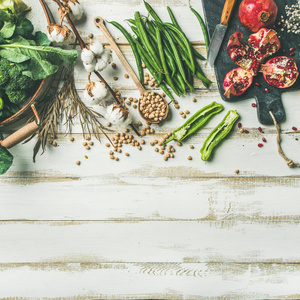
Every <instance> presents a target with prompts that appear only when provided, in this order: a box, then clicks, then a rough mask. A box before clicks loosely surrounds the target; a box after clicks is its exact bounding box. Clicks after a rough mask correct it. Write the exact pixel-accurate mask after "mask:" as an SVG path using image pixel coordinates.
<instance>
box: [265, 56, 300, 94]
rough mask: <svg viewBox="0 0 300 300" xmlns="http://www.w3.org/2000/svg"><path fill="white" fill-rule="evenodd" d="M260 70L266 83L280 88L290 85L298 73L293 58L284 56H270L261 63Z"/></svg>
mask: <svg viewBox="0 0 300 300" xmlns="http://www.w3.org/2000/svg"><path fill="white" fill-rule="evenodd" d="M260 72H262V73H263V75H264V78H265V80H266V81H267V83H268V84H270V85H272V86H274V87H277V88H281V89H283V88H288V87H290V86H292V85H293V84H294V83H295V82H296V80H297V78H298V75H299V73H298V68H297V65H296V62H295V60H294V59H293V58H288V57H286V56H279V57H275V58H271V59H270V60H268V61H267V62H266V63H265V64H263V65H261V68H260Z"/></svg>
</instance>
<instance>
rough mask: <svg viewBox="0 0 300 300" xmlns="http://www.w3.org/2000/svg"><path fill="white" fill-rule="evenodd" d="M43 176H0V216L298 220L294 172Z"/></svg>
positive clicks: (297, 185) (299, 181) (299, 185)
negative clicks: (274, 175) (213, 175)
mask: <svg viewBox="0 0 300 300" xmlns="http://www.w3.org/2000/svg"><path fill="white" fill-rule="evenodd" d="M46 176H47V174H45V176H41V177H35V178H32V177H29V178H26V177H24V178H7V179H4V180H2V181H1V182H0V190H1V194H2V195H5V196H3V197H1V198H0V207H1V210H0V220H66V221H67V220H107V221H112V220H119V221H126V220H132V221H150V220H156V221H176V220H186V221H188V220H199V221H205V220H211V221H221V220H233V221H236V220H240V221H261V222H270V223H271V222H273V221H275V222H276V221H287V222H293V221H299V220H300V207H299V205H298V202H299V198H300V192H299V191H300V178H297V179H296V178H294V179H293V178H262V177H260V178H251V177H250V178H247V177H236V178H228V179H227V178H212V179H208V178H184V177H179V178H176V177H174V178H155V177H152V178H138V177H128V176H119V177H118V176H110V177H107V178H106V179H103V178H100V177H87V178H76V177H74V178H63V177H62V178H58V177H54V174H53V177H51V178H49V177H46ZM33 191H34V192H33ZM45 191H46V192H45ZM20 195H22V197H20Z"/></svg>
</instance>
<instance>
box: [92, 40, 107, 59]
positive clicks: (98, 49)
mask: <svg viewBox="0 0 300 300" xmlns="http://www.w3.org/2000/svg"><path fill="white" fill-rule="evenodd" d="M89 47H90V50H91V51H93V53H94V54H95V55H96V56H97V57H100V56H101V55H102V53H103V51H104V48H103V45H102V43H101V42H99V41H93V42H91V43H90V45H89Z"/></svg>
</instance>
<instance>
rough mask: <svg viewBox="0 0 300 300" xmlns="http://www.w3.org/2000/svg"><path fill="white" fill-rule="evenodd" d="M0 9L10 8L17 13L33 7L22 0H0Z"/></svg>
mask: <svg viewBox="0 0 300 300" xmlns="http://www.w3.org/2000/svg"><path fill="white" fill-rule="evenodd" d="M0 9H2V10H7V9H9V10H10V11H12V12H13V13H15V14H17V15H18V14H21V13H23V12H25V11H28V10H31V8H30V7H29V6H27V5H26V4H25V3H24V2H23V1H22V0H0Z"/></svg>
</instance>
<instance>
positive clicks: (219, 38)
mask: <svg viewBox="0 0 300 300" xmlns="http://www.w3.org/2000/svg"><path fill="white" fill-rule="evenodd" d="M236 1H237V0H226V2H225V5H224V8H223V12H222V17H221V22H220V24H218V25H217V26H216V28H215V30H214V33H213V36H212V39H211V42H210V45H209V48H208V54H207V60H208V62H209V64H210V66H211V67H213V65H214V63H215V60H216V58H217V56H218V53H219V51H220V48H221V45H222V42H223V39H224V36H225V33H226V30H227V28H228V24H229V20H230V17H231V14H232V11H233V9H234V5H235V3H236Z"/></svg>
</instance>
